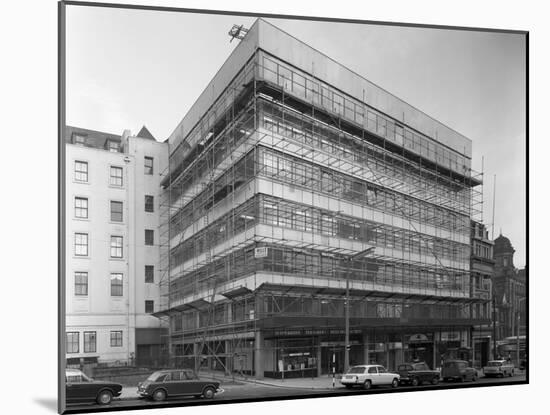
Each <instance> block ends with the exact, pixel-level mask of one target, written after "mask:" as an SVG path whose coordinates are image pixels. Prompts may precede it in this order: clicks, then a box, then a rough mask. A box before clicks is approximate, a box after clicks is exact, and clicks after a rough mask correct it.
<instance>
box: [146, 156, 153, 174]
mask: <svg viewBox="0 0 550 415" xmlns="http://www.w3.org/2000/svg"><path fill="white" fill-rule="evenodd" d="M145 174H153V157H145Z"/></svg>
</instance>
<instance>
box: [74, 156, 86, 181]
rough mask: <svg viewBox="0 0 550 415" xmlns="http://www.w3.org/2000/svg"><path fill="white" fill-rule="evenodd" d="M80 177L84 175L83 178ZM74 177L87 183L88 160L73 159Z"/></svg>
mask: <svg viewBox="0 0 550 415" xmlns="http://www.w3.org/2000/svg"><path fill="white" fill-rule="evenodd" d="M84 167H85V169H84ZM81 177H85V179H83V178H81ZM74 179H75V181H77V182H81V183H88V162H87V161H82V160H75V161H74Z"/></svg>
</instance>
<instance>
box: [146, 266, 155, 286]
mask: <svg viewBox="0 0 550 415" xmlns="http://www.w3.org/2000/svg"><path fill="white" fill-rule="evenodd" d="M145 282H155V267H154V266H153V265H145Z"/></svg>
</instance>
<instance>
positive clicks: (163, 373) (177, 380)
mask: <svg viewBox="0 0 550 415" xmlns="http://www.w3.org/2000/svg"><path fill="white" fill-rule="evenodd" d="M219 391H221V389H220V382H215V381H212V380H201V379H199V378H198V377H197V376H196V375H195V373H194V372H193V371H192V370H183V369H172V370H159V371H158V372H155V373H153V374H152V375H151V376H149V377H148V378H147V380H145V381H144V382H140V383H139V384H138V395H140V396H141V397H143V398H149V399H153V400H155V401H164V400H165V399H167V398H171V397H181V396H194V397H195V398H200V397H201V396H202V397H204V398H206V399H212V398H213V397H214V396H215V395H216V392H219Z"/></svg>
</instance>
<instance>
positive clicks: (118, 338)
mask: <svg viewBox="0 0 550 415" xmlns="http://www.w3.org/2000/svg"><path fill="white" fill-rule="evenodd" d="M111 347H122V331H112V332H111Z"/></svg>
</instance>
